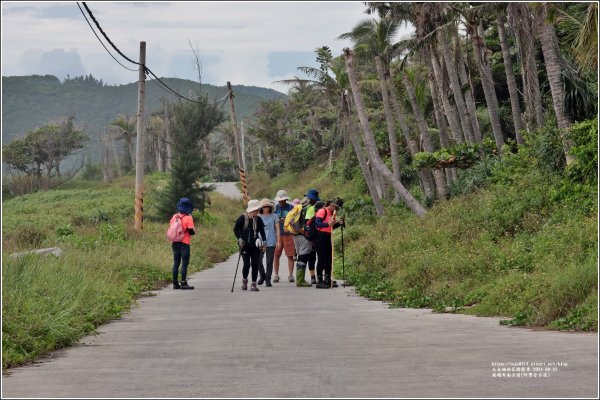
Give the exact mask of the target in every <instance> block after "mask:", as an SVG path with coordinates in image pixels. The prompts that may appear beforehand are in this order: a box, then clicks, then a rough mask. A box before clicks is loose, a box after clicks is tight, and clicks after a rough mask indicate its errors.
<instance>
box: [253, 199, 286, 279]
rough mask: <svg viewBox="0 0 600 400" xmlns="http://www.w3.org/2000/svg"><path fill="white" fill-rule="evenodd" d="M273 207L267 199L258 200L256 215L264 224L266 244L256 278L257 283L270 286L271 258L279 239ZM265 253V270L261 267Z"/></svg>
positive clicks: (277, 224)
mask: <svg viewBox="0 0 600 400" xmlns="http://www.w3.org/2000/svg"><path fill="white" fill-rule="evenodd" d="M274 209H275V204H274V203H273V202H272V201H271V200H269V199H262V200H261V202H260V210H261V211H260V213H259V214H258V216H259V217H260V219H262V221H263V223H264V225H265V233H266V235H267V242H266V243H265V244H266V248H267V250H266V252H265V253H263V254H261V256H260V271H259V273H260V274H261V276H260V278H259V279H258V285H259V286H260V285H262V284H263V282H264V283H265V286H267V287H271V286H272V285H271V275H272V273H273V258H274V257H275V249H276V247H277V243H278V242H279V241H280V236H281V234H280V231H279V220H278V219H277V215H276V214H274V213H273V210H274ZM265 254H266V270H265V269H263V263H262V260H263V258H265V257H264V256H265Z"/></svg>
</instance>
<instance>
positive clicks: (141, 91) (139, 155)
mask: <svg viewBox="0 0 600 400" xmlns="http://www.w3.org/2000/svg"><path fill="white" fill-rule="evenodd" d="M145 68H146V42H140V78H139V83H138V113H137V142H136V154H135V224H134V228H135V229H136V230H140V231H141V230H142V229H144V150H145V146H144V133H145V132H144V131H145V128H146V124H145V123H144V99H145V97H146V71H145Z"/></svg>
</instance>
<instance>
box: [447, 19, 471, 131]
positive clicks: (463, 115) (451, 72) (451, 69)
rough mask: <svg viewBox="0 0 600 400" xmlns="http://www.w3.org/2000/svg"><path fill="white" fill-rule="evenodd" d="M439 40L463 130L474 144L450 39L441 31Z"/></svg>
mask: <svg viewBox="0 0 600 400" xmlns="http://www.w3.org/2000/svg"><path fill="white" fill-rule="evenodd" d="M438 39H439V42H440V44H441V46H442V52H443V54H444V60H445V62H446V69H447V71H448V78H449V79H450V88H451V89H452V93H453V94H454V102H455V103H456V108H457V109H458V113H459V121H460V124H461V127H462V130H463V132H464V134H465V140H466V141H468V142H472V141H473V140H474V136H473V129H472V126H471V119H470V117H469V113H468V112H467V106H466V104H465V99H464V97H463V94H462V91H461V88H460V81H459V79H458V74H457V72H456V67H455V65H454V61H453V59H452V53H451V52H450V45H449V44H448V38H447V37H446V34H445V33H444V32H442V31H439V32H438Z"/></svg>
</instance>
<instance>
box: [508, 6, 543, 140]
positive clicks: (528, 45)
mask: <svg viewBox="0 0 600 400" xmlns="http://www.w3.org/2000/svg"><path fill="white" fill-rule="evenodd" d="M507 11H508V17H509V18H508V22H509V25H510V26H511V28H512V31H513V32H514V34H515V40H516V42H517V47H518V49H519V58H520V62H521V75H522V77H523V96H524V99H525V121H526V125H527V127H528V130H530V131H532V130H535V129H537V128H541V127H542V126H543V125H544V110H543V107H542V95H541V91H540V84H539V79H538V72H537V71H538V69H537V64H536V59H535V30H534V27H535V24H534V18H533V14H532V13H531V10H530V9H529V7H528V5H527V3H521V2H513V3H509V4H508V6H507Z"/></svg>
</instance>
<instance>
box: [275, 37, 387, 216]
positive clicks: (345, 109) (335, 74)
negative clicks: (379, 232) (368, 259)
mask: <svg viewBox="0 0 600 400" xmlns="http://www.w3.org/2000/svg"><path fill="white" fill-rule="evenodd" d="M315 52H316V54H317V61H318V62H319V63H320V64H321V66H320V68H314V67H298V70H300V71H301V72H303V73H304V74H306V75H307V76H309V77H311V78H312V79H310V80H307V79H298V78H296V79H291V80H284V81H279V82H281V83H285V84H297V83H299V82H302V84H304V85H307V84H312V85H313V86H315V87H316V88H318V90H320V91H322V92H323V93H324V94H325V96H326V97H327V98H329V99H331V100H332V101H334V102H335V106H336V108H337V109H338V112H337V115H338V117H339V120H338V122H337V123H336V125H337V126H339V127H340V128H341V131H342V133H343V134H344V135H346V136H348V137H349V139H350V142H351V143H352V147H353V148H354V152H355V154H356V158H357V159H358V163H359V165H360V168H361V171H362V173H363V176H364V177H365V181H366V182H367V187H368V189H369V194H370V195H371V198H372V199H373V204H374V206H375V211H376V213H377V215H379V216H381V215H383V213H384V209H383V205H382V204H381V194H380V193H379V192H378V190H377V187H376V184H375V177H374V176H373V174H372V173H371V170H370V168H369V165H368V161H367V159H366V158H365V156H364V154H363V150H362V146H361V143H360V138H359V137H358V136H357V135H356V129H355V127H354V125H353V124H352V119H351V114H352V106H351V103H350V99H349V98H348V90H349V82H348V74H347V73H346V70H345V67H344V61H343V60H342V58H341V57H337V58H334V57H333V55H332V53H331V50H330V49H329V47H327V46H323V47H320V48H317V49H316V51H315ZM330 73H331V74H330Z"/></svg>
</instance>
